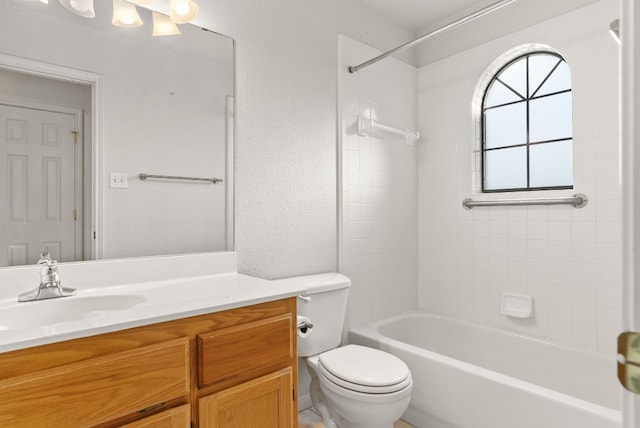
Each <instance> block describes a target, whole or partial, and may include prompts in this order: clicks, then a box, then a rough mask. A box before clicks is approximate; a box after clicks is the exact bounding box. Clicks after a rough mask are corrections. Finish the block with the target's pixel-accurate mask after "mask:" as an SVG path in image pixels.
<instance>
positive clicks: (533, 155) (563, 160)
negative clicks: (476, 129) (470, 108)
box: [482, 52, 573, 192]
mask: <svg viewBox="0 0 640 428" xmlns="http://www.w3.org/2000/svg"><path fill="white" fill-rule="evenodd" d="M572 188H573V133H572V93H571V73H570V70H569V66H568V65H567V63H566V61H565V60H564V58H562V56H560V55H559V54H557V53H554V52H530V53H527V54H526V55H522V56H519V57H517V58H515V59H513V60H511V61H510V62H508V63H507V64H506V65H505V66H504V67H502V68H501V69H500V70H499V71H498V72H497V73H496V74H495V75H494V76H493V78H492V79H491V81H490V83H489V85H488V86H487V89H486V91H485V93H484V97H483V99H482V191H483V192H509V191H524V190H549V189H572Z"/></svg>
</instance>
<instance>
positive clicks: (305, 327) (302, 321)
mask: <svg viewBox="0 0 640 428" xmlns="http://www.w3.org/2000/svg"><path fill="white" fill-rule="evenodd" d="M297 327H298V330H300V332H301V333H306V332H307V331H309V330H310V329H312V328H313V324H312V323H311V321H310V320H309V319H308V318H305V317H301V316H298V325H297Z"/></svg>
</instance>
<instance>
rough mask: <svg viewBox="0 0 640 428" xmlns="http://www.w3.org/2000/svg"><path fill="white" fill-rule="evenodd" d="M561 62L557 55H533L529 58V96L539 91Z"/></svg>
mask: <svg viewBox="0 0 640 428" xmlns="http://www.w3.org/2000/svg"><path fill="white" fill-rule="evenodd" d="M559 61H560V58H558V57H557V56H555V55H547V54H542V55H531V56H530V57H529V96H532V95H533V93H534V92H535V91H536V89H538V87H539V86H540V84H541V83H542V81H543V80H544V79H545V78H546V77H547V76H548V75H549V73H551V70H553V67H555V66H556V64H557V63H558V62H559Z"/></svg>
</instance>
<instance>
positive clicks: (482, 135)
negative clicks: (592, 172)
mask: <svg viewBox="0 0 640 428" xmlns="http://www.w3.org/2000/svg"><path fill="white" fill-rule="evenodd" d="M540 54H545V55H549V56H555V57H556V58H558V59H559V60H560V61H559V62H558V63H557V64H556V65H555V66H554V67H553V68H552V69H551V71H550V72H549V74H548V75H547V76H546V77H545V78H544V79H543V80H542V82H541V83H540V85H539V86H538V88H537V89H536V92H534V93H533V95H532V96H529V58H530V57H531V56H534V55H540ZM523 58H525V59H526V61H527V63H526V73H527V75H526V85H527V94H526V98H525V99H523V100H518V101H512V102H508V103H504V104H499V105H495V106H491V107H488V108H487V107H486V106H485V104H486V101H487V96H488V94H489V92H490V91H491V89H492V87H493V84H494V83H495V82H496V81H498V77H499V76H500V75H501V74H502V72H503V71H504V70H506V69H507V68H509V67H510V66H512V65H513V64H515V63H516V62H518V61H520V60H521V59H523ZM562 62H564V63H566V64H567V66H568V63H567V60H566V59H565V58H564V57H563V56H562V55H560V54H559V53H557V52H553V51H548V50H543V49H539V50H531V51H528V52H526V53H524V54H522V55H518V56H516V57H514V58H512V59H510V60H509V61H508V62H506V63H505V64H504V65H502V66H501V67H500V68H499V69H498V70H497V71H496V72H495V73H494V74H493V76H492V77H491V79H490V80H489V84H488V85H487V86H486V88H485V90H484V92H483V94H482V101H481V104H480V116H481V120H480V152H481V153H480V155H481V156H480V164H481V167H480V174H481V177H480V178H481V189H480V190H481V192H482V193H503V192H504V193H506V192H530V191H543V190H567V189H573V188H574V184H573V183H572V184H571V185H559V186H542V187H531V186H530V183H531V164H530V163H531V155H530V147H531V146H535V145H539V144H552V143H556V142H562V141H571V142H572V147H573V142H574V136H573V126H572V132H571V134H572V135H571V136H570V137H565V138H557V139H551V140H543V141H536V142H533V143H531V137H530V119H531V114H530V106H529V104H530V102H531V101H532V100H536V99H540V98H545V97H550V96H554V95H560V94H564V93H571V105H572V111H573V82H571V87H570V88H569V89H565V90H562V91H556V92H552V93H550V94H544V95H541V96H536V93H537V92H538V91H539V90H540V89H542V86H543V85H544V84H545V83H546V81H547V80H548V79H549V78H550V77H551V75H552V74H553V72H554V71H555V70H556V69H557V68H558V67H559V66H560V64H562ZM499 82H500V83H501V84H503V85H504V86H506V87H507V88H509V89H510V90H511V91H513V92H514V93H516V94H518V92H517V91H515V90H514V89H512V88H511V87H510V86H509V85H507V84H506V83H505V82H503V81H502V80H500V81H499ZM518 95H519V94H518ZM521 102H524V103H525V105H526V115H527V118H526V142H525V143H523V144H516V145H513V146H501V147H493V148H491V149H486V148H485V146H486V134H485V132H486V124H485V121H486V114H485V113H486V111H487V110H491V109H494V108H496V107H503V106H507V105H511V104H517V103H521ZM572 121H573V118H572ZM572 125H573V124H572ZM514 147H526V152H527V187H518V188H504V189H487V188H486V186H485V185H486V174H485V173H486V159H485V154H486V152H487V151H494V150H504V149H507V148H514Z"/></svg>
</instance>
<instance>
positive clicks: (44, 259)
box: [18, 253, 76, 302]
mask: <svg viewBox="0 0 640 428" xmlns="http://www.w3.org/2000/svg"><path fill="white" fill-rule="evenodd" d="M38 264H39V265H46V266H44V267H43V269H42V270H41V271H40V285H39V286H38V287H37V288H35V289H33V290H31V291H27V292H26V293H22V294H20V295H19V296H18V302H32V301H34V300H44V299H54V298H57V297H67V296H73V295H75V294H76V289H75V288H63V287H61V286H60V274H59V273H58V262H57V261H55V260H51V256H49V253H47V254H40V260H38Z"/></svg>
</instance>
